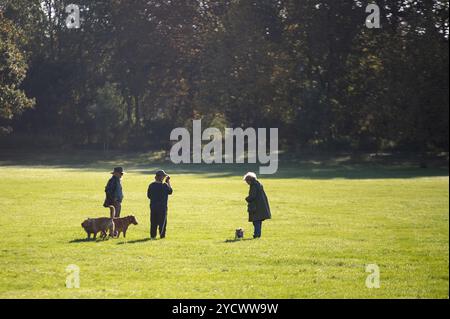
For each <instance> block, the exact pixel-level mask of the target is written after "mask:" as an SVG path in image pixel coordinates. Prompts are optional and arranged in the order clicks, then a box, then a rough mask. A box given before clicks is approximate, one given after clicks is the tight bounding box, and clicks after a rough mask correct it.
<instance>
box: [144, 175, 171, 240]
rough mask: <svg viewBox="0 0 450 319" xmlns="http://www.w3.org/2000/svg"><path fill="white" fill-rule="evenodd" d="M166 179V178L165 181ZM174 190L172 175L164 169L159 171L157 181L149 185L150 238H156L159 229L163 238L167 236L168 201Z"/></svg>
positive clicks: (156, 176)
mask: <svg viewBox="0 0 450 319" xmlns="http://www.w3.org/2000/svg"><path fill="white" fill-rule="evenodd" d="M164 179H165V180H166V181H165V182H164ZM172 193H173V190H172V186H171V185H170V176H169V175H167V174H166V172H164V171H163V170H161V171H157V172H156V174H155V181H154V182H153V183H151V184H150V185H149V186H148V190H147V197H148V198H149V199H150V238H151V239H156V233H157V230H158V229H159V236H160V238H161V239H163V238H165V237H166V229H167V202H168V200H169V195H172Z"/></svg>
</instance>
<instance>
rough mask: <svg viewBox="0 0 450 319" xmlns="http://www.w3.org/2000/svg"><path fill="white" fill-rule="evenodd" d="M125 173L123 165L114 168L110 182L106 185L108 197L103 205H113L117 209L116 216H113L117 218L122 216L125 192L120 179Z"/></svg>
mask: <svg viewBox="0 0 450 319" xmlns="http://www.w3.org/2000/svg"><path fill="white" fill-rule="evenodd" d="M124 173H125V172H124V170H123V168H122V167H116V168H114V171H113V172H111V174H112V177H111V178H110V179H109V181H108V184H106V187H105V193H106V199H105V202H104V203H103V206H104V207H110V206H113V207H114V209H115V216H112V217H116V218H118V217H120V211H121V209H122V201H123V192H122V184H121V183H120V179H121V178H122V176H123V174H124Z"/></svg>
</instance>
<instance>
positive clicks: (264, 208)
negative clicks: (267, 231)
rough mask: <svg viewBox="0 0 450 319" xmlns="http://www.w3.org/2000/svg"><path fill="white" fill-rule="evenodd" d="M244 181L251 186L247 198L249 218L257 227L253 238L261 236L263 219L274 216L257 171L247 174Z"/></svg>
mask: <svg viewBox="0 0 450 319" xmlns="http://www.w3.org/2000/svg"><path fill="white" fill-rule="evenodd" d="M244 181H245V182H246V183H247V184H248V185H249V186H250V191H249V195H248V196H247V198H245V200H246V201H247V211H248V216H249V219H248V220H249V222H251V223H253V227H254V229H255V231H254V234H253V238H255V239H256V238H261V235H262V223H263V221H265V220H267V219H271V218H272V214H271V212H270V207H269V200H268V199H267V196H266V193H265V192H264V187H263V185H262V184H261V183H260V182H259V181H258V178H257V176H256V174H255V173H253V172H249V173H247V174H245V176H244Z"/></svg>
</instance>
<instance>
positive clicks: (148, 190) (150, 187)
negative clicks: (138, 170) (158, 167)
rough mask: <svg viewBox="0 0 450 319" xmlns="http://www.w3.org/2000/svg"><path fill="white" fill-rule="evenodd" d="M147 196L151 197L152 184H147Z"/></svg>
mask: <svg viewBox="0 0 450 319" xmlns="http://www.w3.org/2000/svg"><path fill="white" fill-rule="evenodd" d="M147 197H148V199H152V184H150V185H148V189H147Z"/></svg>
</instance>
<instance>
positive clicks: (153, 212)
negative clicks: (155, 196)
mask: <svg viewBox="0 0 450 319" xmlns="http://www.w3.org/2000/svg"><path fill="white" fill-rule="evenodd" d="M158 229H159V236H160V237H161V238H165V237H166V229H167V208H160V207H150V237H151V238H155V237H156V234H157V231H158Z"/></svg>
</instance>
